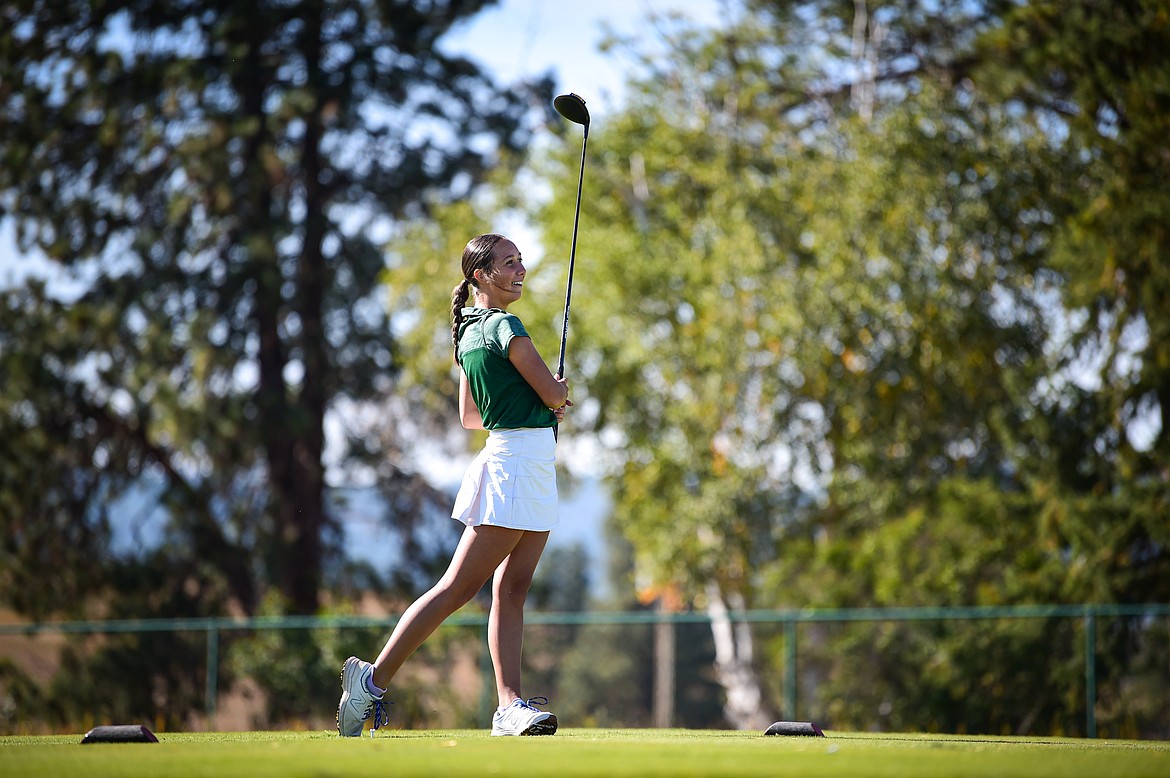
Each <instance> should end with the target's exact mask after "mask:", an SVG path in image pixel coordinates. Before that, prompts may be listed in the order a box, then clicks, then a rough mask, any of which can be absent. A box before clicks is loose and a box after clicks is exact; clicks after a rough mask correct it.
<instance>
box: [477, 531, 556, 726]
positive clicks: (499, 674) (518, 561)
mask: <svg viewBox="0 0 1170 778" xmlns="http://www.w3.org/2000/svg"><path fill="white" fill-rule="evenodd" d="M547 542H548V533H547V532H525V533H524V537H523V538H521V540H520V542H519V543H517V544H516V547H515V548H514V549H512V552H511V553H510V554H508V557H507V558H506V559H505V560H504V561H503V562H502V563H501V564H500V566H499V567H497V568H496V572H495V575H494V576H493V578H492V609H491V613H490V614H489V615H488V649H489V651H490V652H491V655H492V666H493V667H494V668H495V671H496V693H497V694H498V695H499V697H500V707H504V706H505V705H509V704H511V702H512V700H515V699H516V698H518V697H520V656H521V653H522V649H523V646H524V601H525V599H527V597H528V588H529V586H530V585H531V584H532V574H533V573H534V572H536V563H537V562H539V561H540V555H541V554H542V553H543V552H544V545H545V543H547Z"/></svg>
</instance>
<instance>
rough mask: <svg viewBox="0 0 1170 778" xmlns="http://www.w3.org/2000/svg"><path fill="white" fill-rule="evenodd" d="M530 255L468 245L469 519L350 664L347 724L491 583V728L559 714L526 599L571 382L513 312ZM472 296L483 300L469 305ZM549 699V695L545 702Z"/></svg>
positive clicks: (480, 241)
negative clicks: (539, 664) (544, 688)
mask: <svg viewBox="0 0 1170 778" xmlns="http://www.w3.org/2000/svg"><path fill="white" fill-rule="evenodd" d="M525 272H526V271H525V269H524V261H523V259H522V258H521V256H520V251H519V250H518V249H517V248H516V244H514V243H512V241H510V240H508V239H507V238H505V237H503V236H502V235H494V234H489V235H480V236H478V237H475V238H472V239H471V240H470V241H468V243H467V247H466V248H464V249H463V280H462V281H460V282H459V285H458V286H456V287H455V289H454V291H453V292H452V294H451V318H452V324H451V340H452V342H453V344H454V347H455V362H456V363H458V365H459V367H460V374H459V417H460V421H461V422H462V424H463V426H464V427H466V428H468V429H486V430H487V431H488V438H487V443H486V445H485V446H484V448H483V451H481V452H480V453H479V455H478V456H477V457H476V458H475V460H474V461H473V462H472V463H471V466H470V467H468V469H467V473H466V474H465V475H464V477H463V484H462V486H461V487H460V489H459V494H458V495H457V496H456V498H455V507H454V508H453V510H452V518H454V519H458V520H459V521H462V522H463V523H464V524H466V525H467V527H466V529H464V530H463V536H462V538H461V539H460V541H459V546H458V547H457V548H456V549H455V554H454V556H453V557H452V559H451V564H450V566H449V567H448V568H447V572H446V573H444V574H443V577H442V578H441V579H440V580H439V582H438V583H437V584H435V585H434V587H432V588H431V590H430V591H428V592H427V593H426V594H424V595H422V596H421V597H419V598H418V599H417V600H415V601H414V603H413V604H412V605H411V606H410V607H409V608H407V609H406V612H405V613H403V614H402V618H401V620H399V622H398V624H397V626H395V628H394V632H393V634H391V635H390V639H389V640H388V641H387V642H386V646H385V647H384V648H383V649H382V653H380V654H379V655H378V658H377V659H376V660H374V662H373V663H372V664H371V663H370V662H363V661H362V660H360V659H358V658H357V657H352V656H351V657H350V658H349V659H347V660H345V665H344V666H343V667H342V671H341V701H340V703H339V704H338V707H337V731H338V733H339V734H341V735H343V736H346V737H357V736H359V735H361V734H362V726H363V724H364V723H365V721H366V719H368V718H369V717H370V713H371V711H374V710H375V709H376V713H375V716H374V728H375V729H377V728H378V726H379V725H380V724H382V723H383V721H384V715H383V707H382V704H381V702H382V698H383V695H384V694H385V692H386V689H387V687H388V686H389V684H390V681H391V679H393V678H394V675H395V673H397V672H398V670H399V668H401V667H402V664H403V663H404V662H405V661H406V658H407V657H409V656H410V655H411V654H412V653H414V651H415V649H417V648H418V647H419V646H420V645H422V642H423V641H424V640H426V638H427V637H428V636H429V635H430V634H431V633H432V632H434V631H435V629H436V628H437V627H438V626H439V625H440V624H442V623H443V621H444V620H445V619H446V618H447V617H448V616H450V615H451V614H452V613H454V612H455V611H456V610H458V609H459V608H461V607H462V606H463V605H464V604H466V603H467V602H468V601H469V600H470V599H471V598H472V597H474V596H475V594H476V592H478V591H479V590H480V588H481V587H482V586H483V584H484V583H485V582H486V581H487V580H488V578H491V579H492V606H491V612H490V614H489V616H488V648H489V650H490V651H491V656H492V666H493V667H494V669H495V680H496V693H497V694H498V695H499V705H500V707H499V708H498V709H497V710H496V713H495V715H494V716H493V717H492V734H493V735H551V734H553V733H554V732H556V729H557V717H556V716H554V715H553V714H551V713H549V712H547V711H542V710H538V709H537V708H535V707H533V705H532V702H533V700H535V699H542V698H533V700H525V699H524V698H523V696H522V695H521V692H520V653H521V646H522V644H523V639H524V634H523V633H524V600H525V598H526V597H527V595H528V587H529V584H531V582H532V574H533V572H534V571H535V570H536V563H537V562H538V561H539V560H540V555H541V553H542V552H543V551H544V546H545V542H546V541H547V540H548V533H549V530H550V529H552V527H553V525H555V524H556V523H557V484H556V471H555V467H554V464H555V441H554V437H553V427H554V426H555V425H556V424H557V423H558V422H560V421H561V420H562V419H563V418H564V415H565V407H566V406H568V405H572V403H571V402H570V401H569V387H568V384H567V382H566V381H565V380H564V379H563V378H560V377H558V376H554V375H553V374H552V373H551V372H549V369H548V367H547V366H546V365H545V363H544V360H542V359H541V358H540V354H538V353H537V351H536V347H535V346H533V345H532V340H531V339H530V338H529V337H528V333H527V332H526V331H525V330H524V325H523V324H521V323H520V319H518V318H516V316H514V315H512V314H510V313H508V312H507V310H508V306H510V305H511V304H512V303H514V302H516V301H517V300H519V299H520V297H521V295H522V294H523V292H524V275H525ZM470 294H474V300H473V302H474V307H470V308H468V307H464V306H465V305H466V304H467V302H468V297H469V295H470ZM545 702H547V701H545Z"/></svg>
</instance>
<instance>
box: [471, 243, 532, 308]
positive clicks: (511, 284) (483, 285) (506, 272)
mask: <svg viewBox="0 0 1170 778" xmlns="http://www.w3.org/2000/svg"><path fill="white" fill-rule="evenodd" d="M527 272H528V271H527V270H526V269H525V268H524V259H523V257H521V256H520V249H518V248H516V244H515V243H513V242H512V241H510V240H508V239H507V238H505V239H503V240H501V241H500V242H499V243H497V244H496V245H495V246H494V247H493V248H492V261H491V265H490V266H489V267H488V268H487V269H486V270H484V269H480V270H476V271H475V282H476V290H475V296H476V304H477V305H479V306H480V307H482V308H500V309H501V310H507V307H508V306H509V305H511V304H512V303H514V302H516V301H517V300H519V299H520V296H521V295H522V294H523V293H524V276H525V275H526V274H527Z"/></svg>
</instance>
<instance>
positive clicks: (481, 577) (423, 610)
mask: <svg viewBox="0 0 1170 778" xmlns="http://www.w3.org/2000/svg"><path fill="white" fill-rule="evenodd" d="M527 534H529V533H526V532H524V531H523V530H516V529H507V528H504V527H468V528H467V529H465V530H464V531H463V537H462V538H460V540H459V547H458V548H456V549H455V554H454V556H452V557H451V564H450V565H448V567H447V572H445V573H444V574H443V577H442V578H440V579H439V582H438V583H436V584H435V585H434V586H433V587H431V589H430V590H429V591H428V592H427V593H426V594H423V595H422V596H421V597H419V598H418V599H417V600H415V601H414V602H413V603H412V604H411V606H410V607H409V608H407V609H406V612H405V613H403V614H402V618H401V619H399V621H398V624H397V625H396V626H395V627H394V632H393V633H392V634H391V635H390V639H389V640H388V641H386V645H385V647H384V648H383V649H382V653H381V654H379V655H378V658H377V660H376V661H375V662H374V679H373V680H374V683H375V684H376V685H377V686H378V687H380V688H382V689H385V688H387V686H389V684H390V680H391V679H392V678H393V677H394V675H395V673H397V672H398V670H399V669H400V668H401V667H402V665H403V663H404V662H406V660H407V658H408V657H409V656H410V655H411V654H413V653H414V652H415V650H417V649H418V647H419V646H421V645H422V643H423V641H424V640H426V639H427V637H428V636H430V634H431V633H432V632H434V631H435V630H436V629H437V628H438V627H439V625H440V624H442V623H443V621H444V620H445V619H446V618H447V617H448V616H450V615H451V614H452V613H454V612H455V611H457V610H459V609H460V608H462V607H463V606H464V605H466V604H467V602H468V601H469V600H471V598H472V597H474V596H475V594H476V592H478V591H479V590H480V588H482V587H483V585H484V583H485V582H486V581H487V579H488V578H489V577H490V576H491V574H492V571H493V570H495V569H496V568H497V567H499V566H500V564H501V562H502V561H503V560H504V559H505V558H506V557H507V556H508V555H509V554H510V553H512V551H513V549H515V548H516V547H517V546H518V545H519V544H520V543H522V542H523V538H524V536H525V535H527Z"/></svg>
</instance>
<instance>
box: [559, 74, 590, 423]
mask: <svg viewBox="0 0 1170 778" xmlns="http://www.w3.org/2000/svg"><path fill="white" fill-rule="evenodd" d="M553 107H554V108H556V109H557V113H559V114H560V115H561V116H563V117H565V118H566V119H568V120H569V121H571V122H573V123H574V124H580V125H582V126H583V127H584V128H585V137H584V139H583V140H582V141H581V175H580V177H578V179H577V211H576V213H575V214H574V215H573V242H572V244H571V245H570V247H569V282H568V284H567V285H566V287H565V318H564V324H563V326H562V328H561V354H560V357H559V358H558V360H557V375H559V376H560V377H561V378H564V377H565V343H566V342H567V341H568V339H569V304H570V301H571V299H572V297H573V263H574V262H575V261H576V259H577V224H578V222H580V220H581V186H582V184H584V183H585V148H586V147H587V146H588V145H589V109H588V108H586V107H585V101H584V100H582V99H581V97H580V96H579V95H577V94H575V93H573V92H570V93H569V94H567V95H558V96H557V98H556V99H555V100H553ZM556 434H557V427H553V436H554V437H555V436H556Z"/></svg>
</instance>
